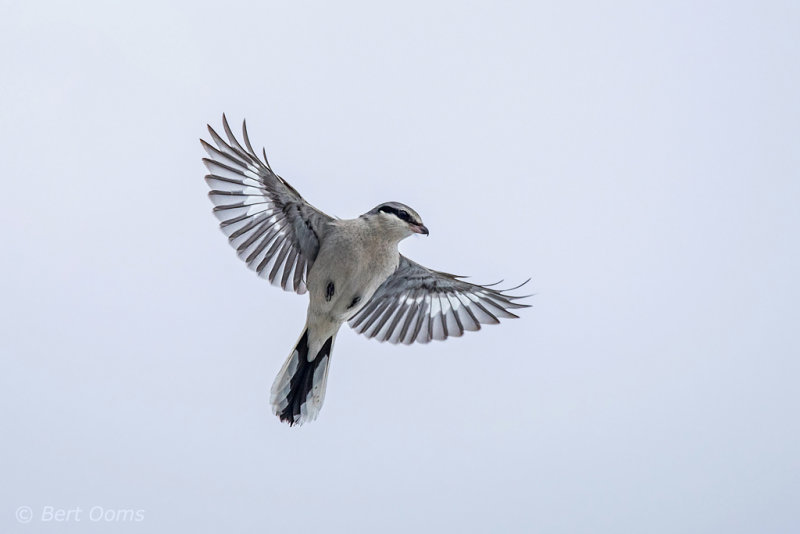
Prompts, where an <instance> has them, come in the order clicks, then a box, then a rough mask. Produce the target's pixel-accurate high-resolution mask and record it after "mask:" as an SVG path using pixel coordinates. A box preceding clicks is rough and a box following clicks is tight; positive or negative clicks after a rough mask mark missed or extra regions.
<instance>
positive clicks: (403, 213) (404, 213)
mask: <svg viewBox="0 0 800 534" xmlns="http://www.w3.org/2000/svg"><path fill="white" fill-rule="evenodd" d="M397 216H398V217H400V218H401V219H403V220H404V221H407V220H408V219H410V217H409V216H408V212H407V211H406V210H400V211H398V212H397Z"/></svg>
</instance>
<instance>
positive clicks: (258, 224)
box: [200, 115, 333, 294]
mask: <svg viewBox="0 0 800 534" xmlns="http://www.w3.org/2000/svg"><path fill="white" fill-rule="evenodd" d="M222 125H223V127H224V128H225V135H226V136H227V138H228V141H227V142H226V141H225V140H223V139H222V137H220V136H219V135H218V134H217V132H215V131H214V129H213V128H211V126H209V127H208V131H209V133H210V135H211V140H212V141H213V142H214V145H216V146H212V145H211V144H209V143H207V142H205V141H203V140H202V139H201V140H200V142H201V143H202V145H203V148H204V149H205V150H206V152H207V153H208V156H209V157H208V158H203V163H205V165H206V167H207V168H208V171H209V173H210V174H208V175H207V176H206V182H207V183H208V185H209V187H210V188H211V192H210V193H209V194H208V196H209V197H210V198H211V201H212V202H213V203H214V214H215V215H216V216H217V218H218V219H219V220H220V228H221V229H222V231H223V232H225V234H226V235H227V236H228V241H229V242H230V244H231V245H232V246H233V248H235V249H236V253H237V254H238V255H239V257H240V258H241V259H243V260H244V261H245V262H246V263H247V265H248V267H250V268H251V269H253V270H255V271H256V272H257V273H258V275H259V276H261V277H262V278H266V279H268V280H269V281H270V282H272V283H273V284H275V285H279V286H280V287H282V288H283V289H285V290H287V291H296V292H297V293H301V294H302V293H305V292H306V280H307V277H308V271H309V270H310V269H311V266H312V265H313V264H314V260H315V259H316V258H317V253H318V252H319V244H320V239H321V237H322V235H323V232H324V231H325V227H326V225H327V224H328V223H329V222H330V221H332V220H333V218H332V217H330V216H329V215H326V214H325V213H323V212H321V211H319V210H318V209H317V208H315V207H314V206H312V205H311V204H309V203H308V202H306V201H305V200H304V199H303V197H301V196H300V193H298V192H297V191H295V189H294V188H293V187H292V186H291V185H289V183H288V182H286V181H285V180H284V179H283V178H281V177H280V176H278V175H277V174H275V173H274V172H272V168H271V167H270V165H269V162H268V161H267V155H266V153H264V161H261V160H260V159H259V158H258V156H257V155H256V153H255V151H254V150H253V147H252V145H251V144H250V139H249V138H248V136H247V126H246V124H244V123H243V124H242V135H243V138H244V144H245V146H242V145H241V144H239V141H237V139H236V137H235V136H234V135H233V133H232V132H231V129H230V126H228V121H227V119H226V118H225V115H223V116H222ZM262 152H263V151H262Z"/></svg>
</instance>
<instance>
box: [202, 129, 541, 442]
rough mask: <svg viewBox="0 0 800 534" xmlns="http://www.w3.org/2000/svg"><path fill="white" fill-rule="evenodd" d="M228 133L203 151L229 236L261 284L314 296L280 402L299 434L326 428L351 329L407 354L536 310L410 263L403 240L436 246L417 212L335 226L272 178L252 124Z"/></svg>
mask: <svg viewBox="0 0 800 534" xmlns="http://www.w3.org/2000/svg"><path fill="white" fill-rule="evenodd" d="M222 126H223V128H224V130H225V135H226V137H227V141H226V140H225V139H223V138H222V137H221V136H220V135H218V134H217V132H216V131H214V129H213V128H212V127H211V126H210V125H209V126H208V132H209V134H210V136H211V141H212V142H213V145H212V144H211V143H207V142H206V141H204V140H202V139H201V140H200V142H201V144H202V145H203V148H204V149H205V151H206V152H207V153H208V157H207V158H203V162H204V163H205V165H206V167H207V168H208V171H209V174H208V175H206V177H205V179H206V182H207V183H208V185H209V187H210V188H211V192H210V193H209V197H210V198H211V201H212V202H213V203H214V214H215V215H216V216H217V218H218V219H219V221H220V228H221V229H222V231H223V232H224V233H225V234H226V235H227V236H228V241H229V242H230V244H231V245H232V246H233V247H234V248H235V249H236V253H237V254H238V256H239V258H241V259H242V260H244V261H245V262H246V263H247V265H248V267H250V268H251V269H253V270H254V271H255V272H256V273H258V275H259V276H260V277H261V278H265V279H267V280H269V281H270V282H271V283H272V284H274V285H278V286H280V287H282V288H283V289H284V290H287V291H294V292H296V293H298V294H304V293H306V292H308V293H309V304H308V312H307V316H306V324H305V326H304V327H303V330H302V333H301V334H300V338H299V340H298V341H297V344H296V345H295V347H294V349H293V350H292V351H291V353H290V354H289V357H288V358H287V359H286V362H285V363H284V364H283V367H282V368H281V370H280V372H279V373H278V376H277V377H276V378H275V381H274V383H273V385H272V389H271V393H270V404H271V405H272V410H273V412H274V413H275V415H277V416H278V417H279V418H280V420H281V421H284V422H287V423H289V425H290V426H291V425H301V424H303V423H305V422H308V421H313V420H314V419H316V417H317V415H318V414H319V411H320V408H321V407H322V403H323V401H324V399H325V387H326V384H327V379H328V368H329V366H330V359H331V351H332V350H333V344H334V341H335V339H336V334H337V333H338V331H339V328H340V327H341V326H342V324H344V323H345V322H347V323H348V324H349V325H350V327H351V328H352V329H353V330H355V331H356V332H358V333H360V334H364V335H365V336H367V337H368V338H375V339H377V340H378V341H388V342H390V343H404V344H407V345H408V344H411V343H414V342H419V343H427V342H428V341H430V340H432V339H436V340H443V339H445V338H447V337H450V336H454V337H458V336H461V335H462V334H463V333H464V332H465V331H474V330H479V329H480V325H481V324H494V323H498V322H499V319H500V318H516V317H517V315H515V314H514V313H512V312H511V311H510V310H511V309H515V308H525V307H528V305H526V304H521V303H519V302H517V301H518V299H521V298H524V297H521V296H512V295H510V294H509V293H508V291H512V290H514V289H517V288H518V287H520V286H517V287H515V288H511V289H509V290H500V289H495V288H494V287H491V286H494V285H496V284H491V286H490V285H485V286H482V285H476V284H471V283H469V282H466V281H465V280H463V278H464V277H462V276H456V275H452V274H448V273H443V272H439V271H434V270H432V269H428V268H427V267H423V266H422V265H419V264H418V263H415V262H414V261H412V260H410V259H408V258H406V257H405V256H403V255H402V254H400V252H399V251H398V249H397V246H398V244H399V242H400V241H402V240H403V239H405V238H406V237H409V236H411V235H414V234H422V235H426V236H427V235H428V228H427V227H426V226H425V225H424V224H423V222H422V218H421V217H420V216H419V214H418V213H417V212H416V211H414V210H413V209H411V208H410V207H409V206H406V205H405V204H401V203H400V202H384V203H383V204H378V205H377V206H376V207H374V208H373V209H371V210H369V211H368V212H366V213H364V214H363V215H360V216H359V217H356V218H355V219H337V218H334V217H331V216H329V215H326V214H325V213H323V212H322V211H320V210H318V209H317V208H315V207H314V206H312V205H311V204H309V203H308V202H306V201H305V200H304V199H303V197H302V196H300V193H298V192H297V190H295V189H294V188H293V187H292V186H291V185H289V183H288V182H287V181H286V180H284V179H283V178H281V177H280V176H278V175H277V174H275V173H274V172H273V171H272V167H271V166H270V164H269V162H268V160H267V155H266V152H265V151H264V150H263V149H262V155H263V159H259V156H258V155H257V154H256V152H255V151H254V150H253V146H252V145H251V144H250V139H249V137H248V135H247V124H246V122H243V123H242V139H243V141H244V145H242V144H241V143H240V142H239V141H238V140H237V139H236V137H235V136H234V135H233V132H232V131H231V128H230V126H229V125H228V121H227V119H226V117H225V115H223V116H222ZM524 283H527V281H526V282H524ZM524 283H523V284H522V285H524Z"/></svg>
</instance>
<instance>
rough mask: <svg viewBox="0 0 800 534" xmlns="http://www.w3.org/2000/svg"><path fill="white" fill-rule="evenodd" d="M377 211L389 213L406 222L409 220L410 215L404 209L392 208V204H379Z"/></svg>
mask: <svg viewBox="0 0 800 534" xmlns="http://www.w3.org/2000/svg"><path fill="white" fill-rule="evenodd" d="M378 211H382V212H384V213H391V214H392V215H394V216H395V217H397V218H398V219H401V220H403V221H406V222H410V221H411V215H409V214H408V212H407V211H406V210H398V209H397V208H394V207H392V206H381V207H380V209H379V210H378Z"/></svg>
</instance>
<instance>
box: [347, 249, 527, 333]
mask: <svg viewBox="0 0 800 534" xmlns="http://www.w3.org/2000/svg"><path fill="white" fill-rule="evenodd" d="M463 278H464V277H462V276H456V275H452V274H448V273H443V272H439V271H434V270H431V269H428V268H426V267H423V266H422V265H419V264H418V263H415V262H413V261H411V260H409V259H408V258H406V257H405V256H400V263H399V265H398V267H397V269H396V270H395V272H394V273H393V274H392V275H391V276H390V277H389V278H388V279H386V280H385V281H384V282H383V284H382V285H381V286H380V287H379V288H378V290H377V291H376V292H375V294H374V295H373V296H372V298H371V299H370V300H369V302H367V304H365V305H364V307H363V308H362V309H361V310H360V311H359V312H358V313H356V314H355V315H354V316H353V317H351V318H350V321H349V322H350V326H351V327H352V328H353V329H354V330H355V331H356V332H358V333H360V334H364V335H366V336H367V337H370V338H376V339H377V340H378V341H388V342H390V343H404V344H411V343H414V342H418V343H427V342H429V341H430V340H431V339H436V340H443V339H447V338H448V337H459V336H461V335H463V334H464V332H472V331H476V330H480V328H481V325H482V324H497V323H499V322H500V319H499V318H515V317H517V315H516V314H514V313H512V312H511V311H509V310H511V309H517V308H527V307H529V305H528V304H521V303H519V302H516V301H517V300H518V299H521V298H525V297H523V296H515V295H510V294H509V293H508V291H509V290H503V289H495V288H494V287H490V286H482V285H477V284H471V283H469V282H467V281H465V280H463ZM525 283H527V281H526V282H525ZM493 285H496V284H493ZM522 285H524V283H523V284H522ZM519 287H521V286H517V287H516V288H513V289H518V288H519Z"/></svg>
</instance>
